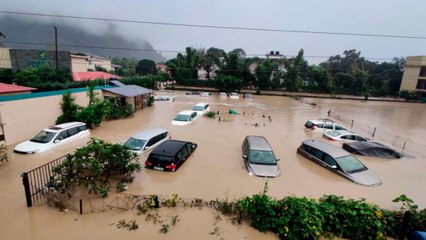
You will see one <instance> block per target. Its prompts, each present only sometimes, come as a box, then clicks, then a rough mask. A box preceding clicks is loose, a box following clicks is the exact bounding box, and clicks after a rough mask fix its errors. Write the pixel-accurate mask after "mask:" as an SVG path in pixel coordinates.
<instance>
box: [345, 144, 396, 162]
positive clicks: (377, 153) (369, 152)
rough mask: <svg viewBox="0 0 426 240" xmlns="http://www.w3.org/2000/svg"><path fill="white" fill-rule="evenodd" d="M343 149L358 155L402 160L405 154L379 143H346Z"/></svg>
mask: <svg viewBox="0 0 426 240" xmlns="http://www.w3.org/2000/svg"><path fill="white" fill-rule="evenodd" d="M342 148H343V149H345V150H346V151H348V152H350V153H354V154H358V155H363V156H368V157H378V158H391V159H398V158H402V157H403V154H401V153H399V152H397V151H395V150H393V149H392V148H389V147H387V146H385V145H383V144H381V143H378V142H353V143H344V144H343V145H342Z"/></svg>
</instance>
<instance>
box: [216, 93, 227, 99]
mask: <svg viewBox="0 0 426 240" xmlns="http://www.w3.org/2000/svg"><path fill="white" fill-rule="evenodd" d="M217 96H219V97H220V98H227V97H228V94H226V93H225V92H220V93H219V94H218V95H217Z"/></svg>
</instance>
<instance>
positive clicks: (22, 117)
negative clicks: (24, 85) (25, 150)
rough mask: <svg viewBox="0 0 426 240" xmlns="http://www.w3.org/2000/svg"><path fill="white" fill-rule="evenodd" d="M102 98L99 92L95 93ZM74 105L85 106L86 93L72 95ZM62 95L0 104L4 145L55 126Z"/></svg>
mask: <svg viewBox="0 0 426 240" xmlns="http://www.w3.org/2000/svg"><path fill="white" fill-rule="evenodd" d="M95 92H96V93H97V94H98V95H97V96H98V97H102V93H101V91H100V90H96V91H95ZM72 95H73V96H74V97H75V103H76V104H78V105H80V106H87V104H88V103H89V99H88V97H87V95H86V92H79V93H73V94H72ZM61 101H62V95H55V96H47V97H39V98H31V99H22V100H15V101H6V102H0V122H1V123H3V124H4V126H3V129H4V136H5V141H6V145H13V144H16V143H19V142H21V141H23V140H27V139H29V138H31V137H32V136H34V135H35V134H37V133H38V132H40V131H41V130H43V129H44V128H46V127H49V126H51V125H54V124H55V121H56V119H57V118H58V116H60V115H61V114H62V110H61V106H60V103H61Z"/></svg>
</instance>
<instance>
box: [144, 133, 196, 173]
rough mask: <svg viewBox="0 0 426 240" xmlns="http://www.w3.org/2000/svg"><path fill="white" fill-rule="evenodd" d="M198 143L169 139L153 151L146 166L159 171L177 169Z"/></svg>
mask: <svg viewBox="0 0 426 240" xmlns="http://www.w3.org/2000/svg"><path fill="white" fill-rule="evenodd" d="M197 146H198V145H197V144H196V143H192V142H187V141H179V140H167V141H165V142H163V143H161V144H160V145H159V146H158V147H157V148H155V149H154V151H152V152H151V153H150V154H149V156H148V159H147V160H146V161H145V167H146V168H150V169H154V170H159V171H171V172H174V171H176V170H177V169H178V168H179V167H180V166H181V165H182V164H183V163H184V162H185V161H186V160H187V159H188V157H189V156H191V154H192V153H193V152H194V151H195V149H196V148H197Z"/></svg>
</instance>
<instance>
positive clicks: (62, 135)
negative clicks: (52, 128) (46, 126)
mask: <svg viewBox="0 0 426 240" xmlns="http://www.w3.org/2000/svg"><path fill="white" fill-rule="evenodd" d="M68 137H69V135H68V131H67V130H64V131H62V132H60V133H59V134H58V136H57V137H56V139H55V140H64V139H66V138H68Z"/></svg>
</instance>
